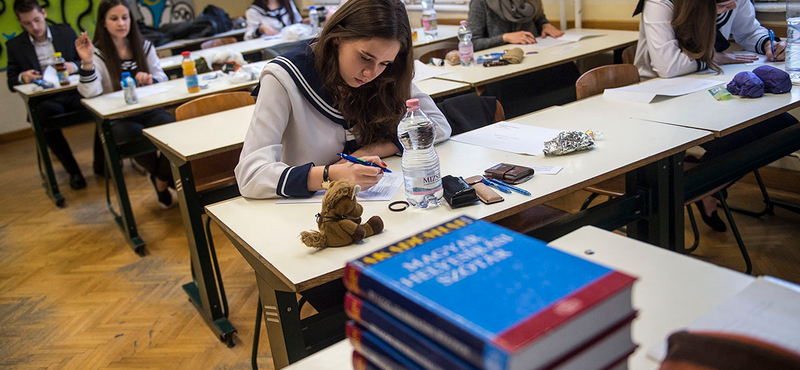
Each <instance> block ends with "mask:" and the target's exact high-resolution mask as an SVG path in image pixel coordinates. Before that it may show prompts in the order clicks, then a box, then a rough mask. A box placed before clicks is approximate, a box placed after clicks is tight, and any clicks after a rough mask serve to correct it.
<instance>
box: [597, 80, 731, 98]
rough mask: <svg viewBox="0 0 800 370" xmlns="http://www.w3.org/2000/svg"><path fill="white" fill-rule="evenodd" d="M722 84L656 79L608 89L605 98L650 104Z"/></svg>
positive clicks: (719, 82)
mask: <svg viewBox="0 0 800 370" xmlns="http://www.w3.org/2000/svg"><path fill="white" fill-rule="evenodd" d="M721 84H724V82H721V81H717V80H707V79H700V78H692V77H673V78H654V79H652V80H649V81H646V82H644V83H640V84H636V85H629V86H625V87H618V88H616V89H606V90H605V91H604V92H603V97H604V98H607V99H617V100H628V101H633V102H637V103H650V102H651V101H652V100H653V98H655V97H656V95H664V96H681V95H686V94H691V93H693V92H696V91H700V90H704V89H710V88H712V87H714V86H718V85H721Z"/></svg>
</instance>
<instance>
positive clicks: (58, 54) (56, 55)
mask: <svg viewBox="0 0 800 370" xmlns="http://www.w3.org/2000/svg"><path fill="white" fill-rule="evenodd" d="M53 56H54V57H56V58H61V52H60V51H58V52H56V53H55V54H53Z"/></svg>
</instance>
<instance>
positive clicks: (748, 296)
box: [647, 276, 800, 362]
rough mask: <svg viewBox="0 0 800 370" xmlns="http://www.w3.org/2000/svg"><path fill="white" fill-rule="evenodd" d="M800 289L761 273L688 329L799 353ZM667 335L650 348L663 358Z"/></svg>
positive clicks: (650, 353)
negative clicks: (754, 340) (742, 337)
mask: <svg viewBox="0 0 800 370" xmlns="http://www.w3.org/2000/svg"><path fill="white" fill-rule="evenodd" d="M798 312H800V292H798V288H797V286H796V285H794V284H791V283H787V282H785V281H781V280H778V279H776V278H773V277H764V276H760V277H758V278H757V279H755V280H754V281H753V282H752V283H750V285H748V286H747V288H745V289H744V290H742V291H741V292H739V294H737V295H735V296H734V297H733V298H731V299H729V300H727V301H725V302H724V303H722V304H721V305H719V306H717V307H716V308H714V309H712V310H711V311H709V312H707V313H706V314H705V315H703V316H701V317H700V318H698V319H697V320H695V321H694V322H692V323H691V324H689V326H687V327H686V329H688V330H690V331H692V330H695V331H715V332H724V333H733V334H741V335H746V336H750V337H754V338H758V339H761V340H763V341H766V342H770V343H773V344H776V345H779V346H781V347H783V348H786V349H788V350H791V351H794V352H795V353H797V354H800V316H798ZM666 353H667V341H666V338H665V339H664V340H663V341H662V342H661V343H659V344H658V345H656V346H654V347H653V348H650V349H649V350H648V351H647V356H648V357H650V358H652V359H654V360H656V361H659V362H660V361H662V360H663V359H664V358H665V357H666Z"/></svg>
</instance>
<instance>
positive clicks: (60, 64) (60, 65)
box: [53, 52, 69, 86]
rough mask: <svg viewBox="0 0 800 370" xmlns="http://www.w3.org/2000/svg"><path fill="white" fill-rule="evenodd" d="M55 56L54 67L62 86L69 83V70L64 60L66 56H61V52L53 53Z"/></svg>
mask: <svg viewBox="0 0 800 370" xmlns="http://www.w3.org/2000/svg"><path fill="white" fill-rule="evenodd" d="M53 57H55V63H53V68H55V69H56V74H58V82H59V83H60V84H61V86H67V85H69V71H67V63H66V62H65V61H64V58H63V57H62V56H61V53H60V52H58V53H55V54H53Z"/></svg>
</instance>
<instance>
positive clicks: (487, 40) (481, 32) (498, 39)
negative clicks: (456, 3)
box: [467, 0, 505, 51]
mask: <svg viewBox="0 0 800 370" xmlns="http://www.w3.org/2000/svg"><path fill="white" fill-rule="evenodd" d="M467 27H469V30H470V31H472V45H473V46H474V47H475V51H478V50H483V49H488V48H491V47H495V46H498V45H503V44H505V41H503V35H502V34H500V35H494V36H491V35H489V30H488V25H487V24H486V1H485V0H472V1H470V2H469V14H468V16H467Z"/></svg>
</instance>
